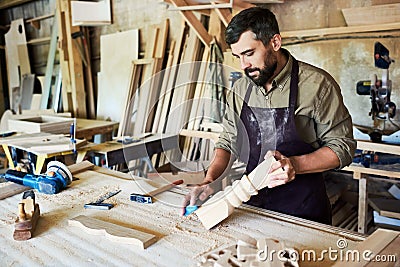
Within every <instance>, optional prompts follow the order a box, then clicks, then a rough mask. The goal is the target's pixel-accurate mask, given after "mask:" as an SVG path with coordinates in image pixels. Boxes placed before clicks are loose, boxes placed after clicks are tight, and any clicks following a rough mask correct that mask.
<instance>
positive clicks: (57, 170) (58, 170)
mask: <svg viewBox="0 0 400 267" xmlns="http://www.w3.org/2000/svg"><path fill="white" fill-rule="evenodd" d="M2 176H3V177H4V178H5V179H6V180H7V181H10V182H14V183H17V184H21V185H25V186H28V187H32V188H34V189H37V190H38V191H39V192H40V193H44V194H57V193H59V192H60V191H62V190H63V189H64V188H66V187H67V186H68V185H69V184H71V182H72V174H71V172H70V171H69V169H68V168H67V166H65V165H64V164H63V163H61V162H59V161H50V162H49V163H48V164H47V171H46V174H32V173H27V172H22V171H17V170H7V171H6V172H5V173H4V174H3V175H2Z"/></svg>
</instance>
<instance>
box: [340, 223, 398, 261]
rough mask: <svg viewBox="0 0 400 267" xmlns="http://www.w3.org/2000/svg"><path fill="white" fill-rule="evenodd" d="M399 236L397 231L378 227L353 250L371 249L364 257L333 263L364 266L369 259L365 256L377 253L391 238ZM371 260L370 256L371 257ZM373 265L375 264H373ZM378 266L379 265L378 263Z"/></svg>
mask: <svg viewBox="0 0 400 267" xmlns="http://www.w3.org/2000/svg"><path fill="white" fill-rule="evenodd" d="M398 236H399V232H396V231H391V230H384V229H378V230H376V231H375V232H373V233H372V234H371V235H370V236H368V237H367V239H366V240H365V241H364V242H362V243H360V244H359V245H357V246H356V248H355V249H354V251H358V252H360V254H361V253H363V252H364V251H371V254H365V255H363V256H364V257H362V256H360V261H339V262H338V263H336V264H334V266H335V267H342V266H343V267H345V266H346V267H352V266H366V265H367V264H368V263H369V262H370V261H368V260H367V259H366V258H365V257H368V256H372V255H379V254H380V253H381V251H382V250H383V249H384V248H385V247H386V246H388V245H389V244H390V243H391V242H392V241H393V240H395V239H396V238H397V237H398ZM370 260H372V257H371V259H370ZM373 266H375V265H373ZM379 266H380V265H379Z"/></svg>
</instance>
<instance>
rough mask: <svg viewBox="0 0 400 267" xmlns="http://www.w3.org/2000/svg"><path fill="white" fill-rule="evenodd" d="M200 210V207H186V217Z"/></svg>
mask: <svg viewBox="0 0 400 267" xmlns="http://www.w3.org/2000/svg"><path fill="white" fill-rule="evenodd" d="M198 208H199V206H195V205H194V206H190V205H189V206H186V207H185V214H184V215H185V216H188V215H190V214H192V213H193V212H195V211H196V210H197V209H198Z"/></svg>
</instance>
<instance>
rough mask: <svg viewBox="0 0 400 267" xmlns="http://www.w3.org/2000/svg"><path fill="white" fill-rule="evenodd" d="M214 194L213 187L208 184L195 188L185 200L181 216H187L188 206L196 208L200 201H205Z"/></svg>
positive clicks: (204, 183)
mask: <svg viewBox="0 0 400 267" xmlns="http://www.w3.org/2000/svg"><path fill="white" fill-rule="evenodd" d="M213 193H214V189H213V188H211V185H210V183H208V182H203V183H202V184H199V185H196V186H195V187H193V189H192V190H191V191H190V193H189V194H187V195H186V196H185V198H184V199H183V203H182V210H181V215H182V216H183V215H184V214H185V208H186V206H189V205H190V206H194V205H196V203H197V201H198V200H200V201H205V200H206V199H207V198H208V197H209V196H210V195H211V194H213Z"/></svg>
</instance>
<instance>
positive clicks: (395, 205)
mask: <svg viewBox="0 0 400 267" xmlns="http://www.w3.org/2000/svg"><path fill="white" fill-rule="evenodd" d="M368 203H369V204H370V205H371V207H372V208H373V209H374V210H376V211H377V212H379V215H381V216H386V217H390V218H396V219H400V200H398V199H385V198H369V199H368Z"/></svg>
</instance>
